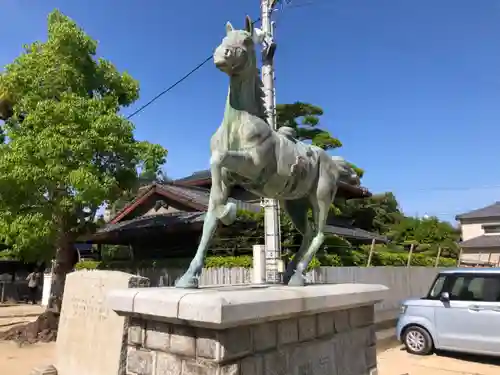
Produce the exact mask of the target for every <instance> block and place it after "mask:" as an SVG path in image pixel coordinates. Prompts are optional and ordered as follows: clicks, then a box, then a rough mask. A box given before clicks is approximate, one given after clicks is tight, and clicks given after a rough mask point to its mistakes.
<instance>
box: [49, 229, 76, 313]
mask: <svg viewBox="0 0 500 375" xmlns="http://www.w3.org/2000/svg"><path fill="white" fill-rule="evenodd" d="M61 237H62V238H61V239H60V241H58V246H57V249H56V256H55V264H54V267H53V269H52V285H51V288H50V296H49V303H48V305H47V310H51V311H55V312H58V313H59V312H60V311H61V305H62V299H63V294H64V285H65V284H66V275H67V274H68V272H70V271H71V270H72V269H73V267H74V266H75V264H76V262H77V261H78V256H77V251H76V249H75V247H74V246H73V241H72V240H71V237H72V236H71V235H67V234H63V235H62V236H61Z"/></svg>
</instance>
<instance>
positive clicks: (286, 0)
mask: <svg viewBox="0 0 500 375" xmlns="http://www.w3.org/2000/svg"><path fill="white" fill-rule="evenodd" d="M279 3H281V4H280V5H281V7H280V9H279V10H284V9H289V8H303V7H306V6H311V5H313V4H314V1H309V2H306V3H298V4H290V3H291V1H289V0H284V1H281V0H278V1H276V4H275V5H277V4H279ZM275 10H278V9H277V8H276V9H275ZM258 22H260V17H259V18H257V19H256V20H255V21H253V23H252V24H253V25H255V24H256V23H258ZM211 59H212V54H210V55H209V56H207V57H206V58H205V60H203V61H202V62H200V63H199V64H198V65H196V66H195V67H194V68H193V69H191V70H190V71H189V72H188V73H186V74H185V75H183V76H182V77H181V78H179V79H178V80H177V81H175V82H174V83H173V84H172V85H170V86H169V87H167V88H166V89H165V90H163V91H162V92H160V93H159V94H157V95H156V96H155V97H153V98H152V99H151V100H149V101H148V102H147V103H146V104H144V105H142V106H140V107H139V108H138V109H137V110H135V111H134V112H132V114H130V115H128V116H127V120H130V119H131V118H132V117H134V116H135V115H137V114H138V113H140V112H142V111H143V110H144V109H146V108H147V107H149V106H150V105H151V104H153V103H154V102H155V101H157V100H158V99H159V98H161V97H162V96H163V95H165V94H166V93H168V92H169V91H171V90H172V89H174V88H175V87H176V86H178V85H179V84H181V83H182V82H184V81H185V80H186V79H188V78H189V77H190V76H191V75H192V74H193V73H195V72H196V71H198V70H199V69H200V68H201V67H203V66H204V65H205V64H206V63H207V62H209V61H210V60H211Z"/></svg>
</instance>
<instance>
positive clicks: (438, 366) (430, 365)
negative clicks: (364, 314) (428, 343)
mask: <svg viewBox="0 0 500 375" xmlns="http://www.w3.org/2000/svg"><path fill="white" fill-rule="evenodd" d="M377 358H378V370H379V371H378V373H379V375H403V374H408V375H498V374H500V360H499V359H493V358H488V357H474V356H456V355H453V356H452V355H451V354H440V355H431V356H425V357H420V356H414V355H411V354H408V353H407V352H406V351H404V350H402V349H401V348H400V347H397V348H392V349H389V350H386V351H384V352H382V353H379V355H378V357H377Z"/></svg>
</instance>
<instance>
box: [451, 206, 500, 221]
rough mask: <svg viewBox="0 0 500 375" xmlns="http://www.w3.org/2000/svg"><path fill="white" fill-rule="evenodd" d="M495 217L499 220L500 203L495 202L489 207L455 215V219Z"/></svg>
mask: <svg viewBox="0 0 500 375" xmlns="http://www.w3.org/2000/svg"><path fill="white" fill-rule="evenodd" d="M495 217H498V218H500V202H495V203H493V204H491V205H489V206H486V207H483V208H479V209H477V210H474V211H470V212H466V213H463V214H460V215H457V216H456V217H455V219H457V220H461V219H483V218H484V219H485V218H495Z"/></svg>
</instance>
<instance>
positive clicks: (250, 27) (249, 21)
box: [245, 16, 253, 35]
mask: <svg viewBox="0 0 500 375" xmlns="http://www.w3.org/2000/svg"><path fill="white" fill-rule="evenodd" d="M245 30H246V31H247V32H249V33H250V35H253V22H252V19H251V18H250V17H249V16H246V17H245Z"/></svg>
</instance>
